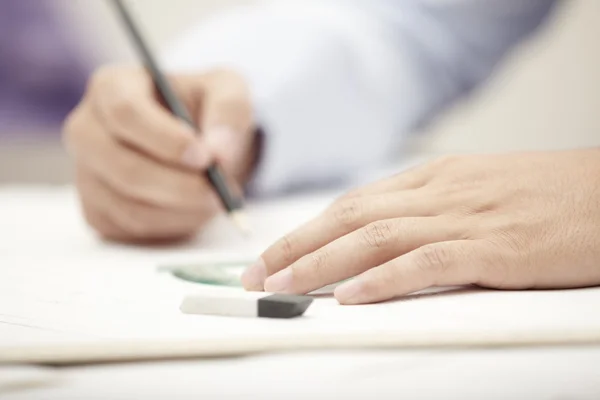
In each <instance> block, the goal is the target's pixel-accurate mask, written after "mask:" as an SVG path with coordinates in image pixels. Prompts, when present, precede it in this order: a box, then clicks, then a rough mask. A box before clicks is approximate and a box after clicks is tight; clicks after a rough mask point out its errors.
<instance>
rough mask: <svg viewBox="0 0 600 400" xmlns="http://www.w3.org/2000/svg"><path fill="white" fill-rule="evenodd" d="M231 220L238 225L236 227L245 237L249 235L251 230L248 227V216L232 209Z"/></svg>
mask: <svg viewBox="0 0 600 400" xmlns="http://www.w3.org/2000/svg"><path fill="white" fill-rule="evenodd" d="M230 216H231V220H232V221H233V223H234V224H235V225H236V226H237V227H238V229H239V230H240V231H241V232H242V234H243V235H244V236H246V237H248V236H250V233H251V232H252V231H251V229H250V223H249V221H248V217H247V216H246V214H244V213H243V212H241V211H232V212H231V214H230Z"/></svg>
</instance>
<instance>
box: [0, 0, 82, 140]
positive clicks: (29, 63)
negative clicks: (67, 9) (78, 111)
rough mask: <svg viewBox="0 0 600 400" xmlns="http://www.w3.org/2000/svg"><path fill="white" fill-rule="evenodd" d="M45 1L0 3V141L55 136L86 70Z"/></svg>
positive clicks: (66, 30)
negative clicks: (15, 137) (27, 136)
mask: <svg viewBox="0 0 600 400" xmlns="http://www.w3.org/2000/svg"><path fill="white" fill-rule="evenodd" d="M51 3H52V2H51V1H47V0H1V1H0V139H5V138H7V137H11V136H15V135H19V136H23V135H30V136H31V135H36V134H37V135H42V134H44V133H45V134H46V135H56V136H58V134H59V133H58V132H59V129H60V125H61V123H62V121H63V119H64V118H65V116H66V115H67V114H68V112H69V111H70V110H71V109H72V108H73V107H74V106H75V105H76V104H77V102H78V101H79V99H80V98H81V95H82V93H83V90H84V87H85V82H86V80H87V76H88V74H89V72H90V67H89V65H88V63H87V62H86V60H84V59H83V56H82V55H81V52H79V51H78V49H77V48H76V46H74V43H75V40H74V38H73V31H70V30H69V27H68V21H65V20H62V18H61V17H60V16H59V14H57V13H55V12H53V9H52V8H51Z"/></svg>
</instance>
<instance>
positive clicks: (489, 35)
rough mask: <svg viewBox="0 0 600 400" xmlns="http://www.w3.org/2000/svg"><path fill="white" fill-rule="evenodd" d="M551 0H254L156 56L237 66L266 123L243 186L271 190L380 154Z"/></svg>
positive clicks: (538, 18)
mask: <svg viewBox="0 0 600 400" xmlns="http://www.w3.org/2000/svg"><path fill="white" fill-rule="evenodd" d="M556 2H557V1H555V0H412V1H400V0H298V1H290V0H288V1H282V0H279V1H273V2H264V3H259V4H258V5H253V6H248V7H240V8H236V9H234V10H229V11H227V12H225V13H222V14H218V15H216V16H214V17H213V18H211V19H210V20H208V21H206V22H204V23H203V24H201V25H200V26H197V27H195V28H194V29H193V30H191V31H190V32H188V33H187V34H185V35H184V37H183V38H182V39H181V40H180V41H179V43H177V44H176V45H175V46H174V47H173V49H171V51H169V52H168V53H167V54H166V55H165V62H166V63H167V66H168V68H169V69H172V70H187V71H189V70H194V71H203V70H207V69H210V68H219V67H224V68H230V69H234V70H237V71H238V72H240V73H241V74H242V75H244V76H245V77H246V79H247V81H248V83H249V85H250V89H251V93H252V96H253V102H254V106H255V113H256V115H257V120H258V123H259V124H260V126H261V127H262V130H263V132H264V142H263V144H264V146H263V148H262V150H261V156H260V161H259V165H258V168H257V171H256V174H255V176H254V178H253V180H252V182H251V184H250V186H251V189H252V192H253V193H256V194H274V193H281V192H284V191H289V190H293V189H298V188H302V187H305V186H306V185H313V186H314V185H319V184H324V183H332V182H335V181H339V180H342V179H345V178H348V177H350V176H352V175H353V174H354V173H356V172H357V171H363V170H365V169H368V168H374V167H377V166H378V165H381V164H382V163H385V162H387V161H388V160H389V157H391V156H393V155H394V153H395V151H397V150H398V149H399V148H401V147H402V144H403V142H404V140H405V139H406V137H407V135H408V134H410V132H411V131H413V130H414V129H415V128H417V127H418V126H419V125H421V124H425V123H427V122H428V120H430V119H431V118H432V117H433V116H435V114H436V113H437V112H439V111H440V110H441V109H443V108H444V107H445V106H446V105H448V104H449V103H450V102H452V101H455V100H456V99H458V98H459V97H460V96H462V95H465V94H466V93H468V92H469V91H470V90H471V89H472V88H474V87H476V86H477V85H478V84H479V83H480V82H482V81H483V80H484V79H485V78H486V77H487V76H489V74H490V73H491V72H492V71H493V69H494V67H495V66H496V65H497V63H498V62H499V61H500V60H501V59H502V58H503V56H504V55H505V54H506V53H507V51H508V50H510V49H511V48H512V47H514V45H516V44H517V43H519V42H521V41H522V40H523V39H524V38H525V37H526V36H527V35H528V34H529V33H531V32H533V31H534V30H535V29H536V28H537V27H538V26H539V24H540V23H541V22H542V21H543V20H544V19H545V18H546V16H547V15H548V14H549V12H550V11H551V9H552V7H553V5H554V4H555V3H556Z"/></svg>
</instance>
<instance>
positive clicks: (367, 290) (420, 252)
mask: <svg viewBox="0 0 600 400" xmlns="http://www.w3.org/2000/svg"><path fill="white" fill-rule="evenodd" d="M482 243H483V242H482V241H471V240H456V241H445V242H438V243H431V244H427V245H424V246H422V247H419V248H417V249H416V250H414V251H412V252H410V253H407V254H405V255H402V256H400V257H398V258H395V259H393V260H391V261H389V262H387V263H385V264H383V265H381V266H379V267H376V268H373V269H371V270H369V271H366V272H365V273H363V274H362V275H360V276H358V277H356V278H355V279H354V280H352V281H350V282H347V283H344V284H343V285H340V286H339V287H337V288H336V289H335V292H334V294H335V297H336V298H337V300H338V301H339V302H340V303H341V304H364V303H374V302H379V301H384V300H389V299H392V298H394V297H397V296H401V295H405V294H409V293H413V292H416V291H419V290H423V289H426V288H429V287H432V286H455V285H466V284H471V283H473V282H474V281H475V280H476V279H477V270H478V267H479V265H480V264H481V262H482V260H483V259H484V258H483V257H482V254H481V252H485V251H486V246H484V245H483V244H482Z"/></svg>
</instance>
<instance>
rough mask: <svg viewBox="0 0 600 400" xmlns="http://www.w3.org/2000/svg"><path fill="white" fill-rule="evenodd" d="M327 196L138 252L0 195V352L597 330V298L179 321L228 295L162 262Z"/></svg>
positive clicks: (265, 234) (563, 294) (208, 253)
mask: <svg viewBox="0 0 600 400" xmlns="http://www.w3.org/2000/svg"><path fill="white" fill-rule="evenodd" d="M331 198H332V197H331V195H327V194H325V195H322V196H315V197H306V198H298V199H295V200H287V201H286V200H282V201H279V202H271V203H264V204H260V205H253V206H250V208H249V211H250V213H251V217H252V219H253V220H254V221H256V223H255V236H254V237H253V239H251V240H250V241H246V240H245V239H243V238H242V237H238V236H236V231H235V229H233V228H232V227H230V226H229V225H228V224H227V221H223V220H217V221H215V224H214V225H213V226H211V227H210V229H208V230H207V231H206V232H205V233H204V234H203V236H202V237H201V238H199V239H198V240H197V241H195V242H194V243H190V244H186V245H182V246H178V247H175V248H143V247H128V246H120V245H112V244H107V243H103V242H101V241H99V240H98V239H97V238H96V237H95V236H94V235H93V233H92V232H91V231H90V230H89V229H88V228H87V227H86V226H85V224H84V223H83V221H82V219H81V217H80V212H79V210H78V205H77V202H76V197H75V195H74V193H73V191H72V190H70V189H47V190H29V189H27V190H19V189H17V188H13V189H5V190H2V191H0V221H1V226H2V231H1V233H0V246H1V252H0V347H1V346H17V345H21V346H27V345H33V344H52V343H75V342H79V341H82V342H88V341H103V340H115V339H123V340H131V339H186V338H187V339H190V338H191V339H200V338H207V339H208V338H229V337H230V338H239V339H240V340H243V339H244V338H248V337H261V338H262V337H272V336H278V335H298V334H306V335H313V334H324V333H333V334H336V333H349V332H396V331H401V332H405V333H419V332H423V333H431V332H441V333H444V332H449V333H450V332H470V333H471V334H472V333H473V332H475V333H477V332H482V333H485V332H489V331H510V332H515V334H518V333H519V332H528V331H532V330H540V331H552V330H557V331H562V330H564V329H565V327H567V328H568V329H570V330H578V329H579V330H589V329H600V319H598V318H597V307H598V306H597V305H598V304H600V290H598V289H581V290H570V291H524V292H508V291H486V290H479V289H472V288H467V289H461V288H458V289H453V290H450V291H436V290H433V291H426V292H425V293H422V294H419V295H413V296H407V297H405V298H403V299H402V300H399V301H395V302H388V303H383V304H377V305H365V306H340V305H338V303H337V302H336V301H335V299H333V298H331V297H328V296H320V297H318V298H317V299H316V300H315V302H314V303H313V305H312V306H311V307H310V308H309V309H308V311H307V312H306V314H305V316H304V317H303V318H297V319H293V320H269V319H247V318H230V317H216V316H198V315H184V314H182V313H181V312H180V310H179V305H180V302H181V299H182V297H183V296H184V295H185V294H187V293H193V292H198V291H217V290H218V291H236V290H242V289H239V288H218V287H211V286H204V285H199V284H195V283H190V282H185V281H182V280H180V279H177V278H175V277H173V276H172V275H170V274H168V273H159V272H157V267H158V266H159V265H164V264H173V263H185V262H195V261H198V260H208V259H211V258H215V257H217V258H220V257H232V258H241V259H245V257H248V255H250V254H258V252H259V251H260V250H262V249H263V248H264V246H266V245H268V244H270V243H271V242H272V241H273V240H274V239H276V238H277V237H278V236H279V235H281V234H282V233H284V232H286V231H287V230H289V229H291V228H293V227H295V226H296V225H297V224H298V223H300V222H303V221H304V220H306V219H308V218H310V217H312V216H314V215H315V214H316V213H318V212H319V211H320V210H322V209H323V207H325V206H326V205H327V204H328V201H330V200H331Z"/></svg>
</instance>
